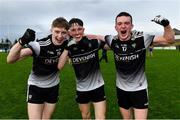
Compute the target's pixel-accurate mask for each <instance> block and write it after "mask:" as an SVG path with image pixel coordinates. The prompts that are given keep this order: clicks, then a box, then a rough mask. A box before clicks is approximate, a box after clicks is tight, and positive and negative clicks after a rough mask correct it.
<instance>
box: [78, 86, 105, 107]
mask: <svg viewBox="0 0 180 120" xmlns="http://www.w3.org/2000/svg"><path fill="white" fill-rule="evenodd" d="M104 100H106V96H105V92H104V85H103V86H101V87H99V88H96V89H94V90H91V91H76V102H77V103H80V104H86V103H89V102H101V101H104Z"/></svg>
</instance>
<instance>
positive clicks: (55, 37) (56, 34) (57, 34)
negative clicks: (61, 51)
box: [51, 27, 67, 45]
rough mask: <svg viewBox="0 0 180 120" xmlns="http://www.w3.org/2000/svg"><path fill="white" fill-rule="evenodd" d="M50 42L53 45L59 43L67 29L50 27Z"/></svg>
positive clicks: (62, 40) (63, 38)
mask: <svg viewBox="0 0 180 120" xmlns="http://www.w3.org/2000/svg"><path fill="white" fill-rule="evenodd" d="M51 33H52V42H53V43H54V44H55V45H61V44H62V43H63V42H64V40H65V38H66V37H67V30H66V29H65V28H61V27H53V28H51Z"/></svg>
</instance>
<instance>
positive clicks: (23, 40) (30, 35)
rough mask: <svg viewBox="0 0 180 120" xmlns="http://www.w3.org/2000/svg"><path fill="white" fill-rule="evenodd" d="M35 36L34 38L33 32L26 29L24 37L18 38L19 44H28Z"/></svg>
mask: <svg viewBox="0 0 180 120" xmlns="http://www.w3.org/2000/svg"><path fill="white" fill-rule="evenodd" d="M35 36H36V35H35V31H34V30H32V29H29V28H28V29H27V30H26V32H25V33H24V35H23V36H22V37H21V38H19V43H20V44H21V45H25V44H28V43H29V42H31V41H34V40H35Z"/></svg>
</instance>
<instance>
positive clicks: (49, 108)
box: [42, 103, 56, 119]
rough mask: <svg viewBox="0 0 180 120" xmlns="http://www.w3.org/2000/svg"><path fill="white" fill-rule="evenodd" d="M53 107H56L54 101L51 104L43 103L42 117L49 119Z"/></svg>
mask: <svg viewBox="0 0 180 120" xmlns="http://www.w3.org/2000/svg"><path fill="white" fill-rule="evenodd" d="M55 107H56V104H55V103H53V104H51V103H45V104H44V109H43V114H42V119H50V118H51V116H52V114H53V112H54V109H55Z"/></svg>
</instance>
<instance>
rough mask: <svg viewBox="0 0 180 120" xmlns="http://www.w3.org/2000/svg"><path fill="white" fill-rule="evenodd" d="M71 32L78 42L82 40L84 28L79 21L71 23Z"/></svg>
mask: <svg viewBox="0 0 180 120" xmlns="http://www.w3.org/2000/svg"><path fill="white" fill-rule="evenodd" d="M69 34H70V36H72V37H73V38H74V39H75V40H76V41H77V42H78V41H80V40H81V39H82V37H83V35H84V28H83V26H80V25H79V24H77V23H74V24H72V25H71V27H70V29H69Z"/></svg>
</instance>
